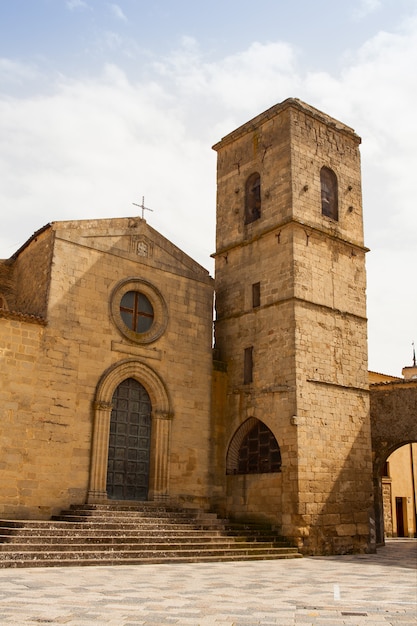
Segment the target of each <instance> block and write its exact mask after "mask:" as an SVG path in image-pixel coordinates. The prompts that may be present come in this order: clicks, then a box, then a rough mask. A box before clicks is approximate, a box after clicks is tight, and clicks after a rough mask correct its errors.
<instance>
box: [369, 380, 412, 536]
mask: <svg viewBox="0 0 417 626" xmlns="http://www.w3.org/2000/svg"><path fill="white" fill-rule="evenodd" d="M370 392H371V393H370V404H371V433H372V456H373V473H374V502H375V522H376V540H377V543H383V541H384V508H383V497H382V482H383V481H382V477H383V476H384V466H385V463H386V462H387V459H388V457H389V456H390V454H392V453H393V452H394V451H395V450H397V449H398V448H400V447H401V446H403V445H404V444H410V443H412V442H416V441H417V381H414V380H413V381H407V380H404V381H395V382H390V383H376V384H373V385H371V386H370ZM399 495H400V494H399ZM394 506H396V504H394ZM398 510H399V505H398Z"/></svg>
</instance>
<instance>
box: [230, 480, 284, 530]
mask: <svg viewBox="0 0 417 626" xmlns="http://www.w3.org/2000/svg"><path fill="white" fill-rule="evenodd" d="M226 492H227V505H226V511H227V513H228V515H229V516H230V517H231V518H236V519H243V520H249V521H250V520H253V521H255V522H259V521H262V522H265V523H270V524H273V525H279V526H280V525H281V522H282V475H281V474H254V475H251V474H247V475H244V476H227V478H226Z"/></svg>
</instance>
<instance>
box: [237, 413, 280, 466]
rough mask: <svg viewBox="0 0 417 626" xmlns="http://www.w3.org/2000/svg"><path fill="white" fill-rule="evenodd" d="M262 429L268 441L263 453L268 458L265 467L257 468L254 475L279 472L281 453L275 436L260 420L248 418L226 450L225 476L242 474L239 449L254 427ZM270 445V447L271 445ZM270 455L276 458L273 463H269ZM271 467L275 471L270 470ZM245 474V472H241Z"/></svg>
mask: <svg viewBox="0 0 417 626" xmlns="http://www.w3.org/2000/svg"><path fill="white" fill-rule="evenodd" d="M256 426H259V427H262V429H263V431H264V433H263V434H266V435H268V434H269V439H268V441H267V442H265V451H267V453H268V458H267V459H266V461H267V462H266V465H265V467H264V468H263V469H262V468H258V471H256V472H254V473H265V472H267V473H270V472H272V471H280V470H281V451H280V448H279V444H278V441H277V440H276V438H275V435H274V434H273V432H272V431H271V429H270V428H269V427H268V426H267V425H266V424H264V422H262V421H261V420H258V419H257V418H256V417H249V418H248V419H247V420H246V421H245V422H243V424H241V425H240V426H239V428H238V429H237V430H236V432H235V434H234V435H233V437H232V439H231V441H230V444H229V448H228V450H227V456H226V474H239V473H242V472H241V471H239V459H240V451H241V447H242V445H243V444H244V441H245V438H246V437H247V435H249V433H250V432H251V431H252V430H253V429H254V428H255V427H256ZM271 443H272V445H271ZM271 454H275V456H276V457H277V458H276V460H275V462H274V463H271ZM272 466H274V467H275V469H272ZM243 473H246V472H243Z"/></svg>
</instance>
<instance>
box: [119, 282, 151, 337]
mask: <svg viewBox="0 0 417 626" xmlns="http://www.w3.org/2000/svg"><path fill="white" fill-rule="evenodd" d="M120 315H121V317H122V320H123V322H124V323H125V324H126V326H127V327H128V328H129V330H133V331H134V332H135V333H146V332H147V331H148V330H149V329H150V327H151V326H152V323H153V318H154V312H153V308H152V304H151V303H150V301H149V300H148V298H147V297H146V296H145V295H144V294H143V293H140V292H139V291H128V292H127V293H125V294H124V296H123V298H122V299H121V301H120Z"/></svg>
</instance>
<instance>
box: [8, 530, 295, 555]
mask: <svg viewBox="0 0 417 626" xmlns="http://www.w3.org/2000/svg"><path fill="white" fill-rule="evenodd" d="M64 540H65V541H68V542H72V543H76V542H78V543H83V544H84V543H93V544H94V543H99V544H101V543H113V544H114V543H116V544H132V543H143V542H145V541H146V542H147V543H149V542H150V541H151V540H152V541H153V542H155V543H164V542H165V543H170V544H172V543H174V542H177V543H179V542H184V543H189V542H191V543H207V542H214V543H221V542H225V541H228V543H243V542H246V543H249V544H253V543H271V544H273V545H274V546H277V547H286V546H288V543H287V542H285V541H282V540H278V541H276V540H274V539H271V537H268V536H265V537H250V536H249V537H246V536H239V537H233V538H230V537H228V536H227V535H224V534H220V533H218V534H213V533H202V532H199V533H198V534H196V533H195V531H192V530H190V531H184V532H183V533H181V534H179V533H178V532H175V531H174V532H171V533H164V534H163V535H161V534H160V533H158V531H153V532H151V533H150V532H141V531H137V532H129V533H128V534H125V533H122V531H120V533H119V534H116V535H115V534H114V533H99V534H98V533H97V532H96V531H95V530H94V529H91V530H85V531H82V530H81V531H76V532H72V533H68V532H67V531H60V533H59V534H57V533H54V534H47V533H43V534H33V533H23V532H20V533H19V534H15V533H13V532H12V533H10V534H0V550H1V549H2V546H3V545H6V544H7V545H9V544H12V545H15V544H17V543H19V544H21V543H25V544H29V545H30V544H40V543H42V544H47V545H49V544H52V543H58V544H62V543H63V542H64Z"/></svg>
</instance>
